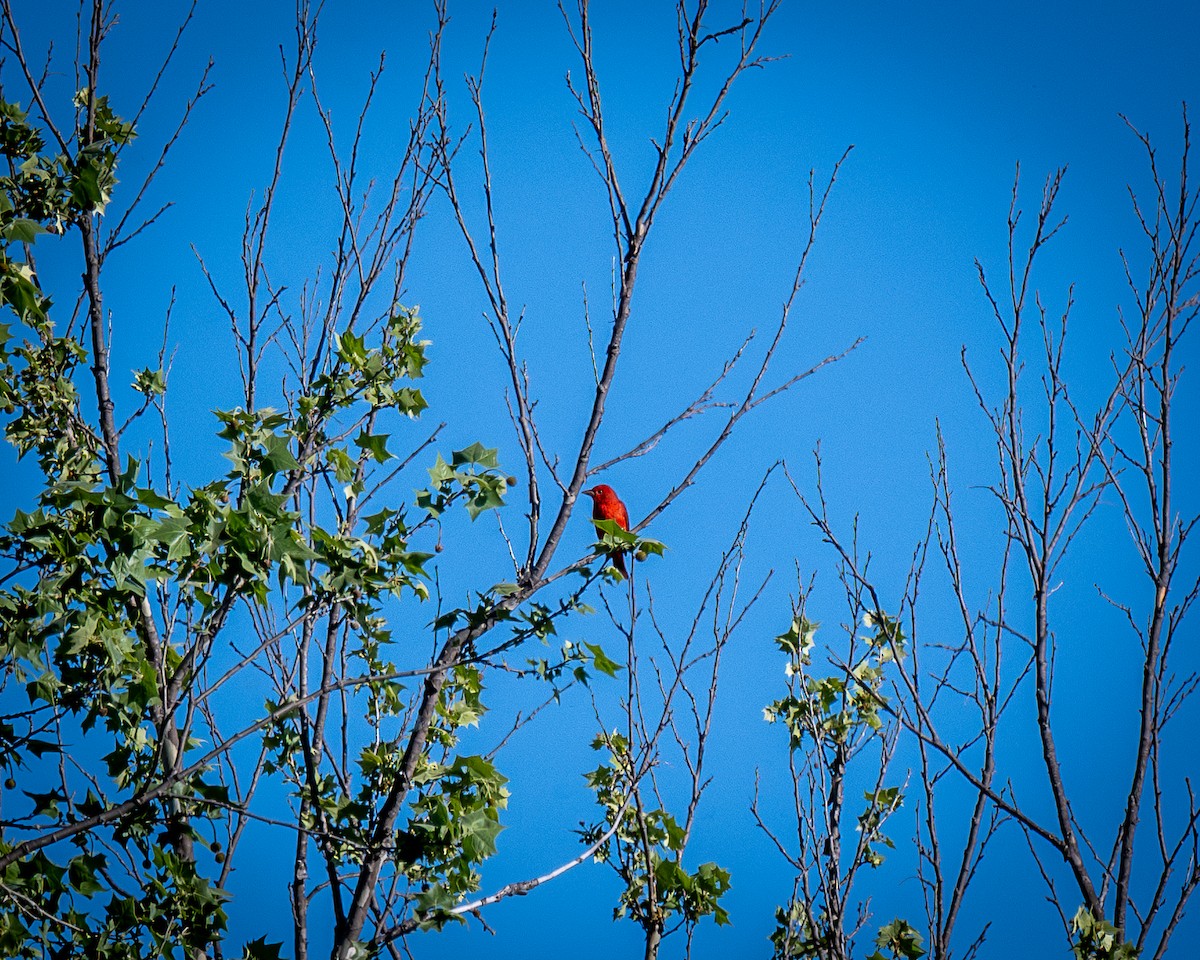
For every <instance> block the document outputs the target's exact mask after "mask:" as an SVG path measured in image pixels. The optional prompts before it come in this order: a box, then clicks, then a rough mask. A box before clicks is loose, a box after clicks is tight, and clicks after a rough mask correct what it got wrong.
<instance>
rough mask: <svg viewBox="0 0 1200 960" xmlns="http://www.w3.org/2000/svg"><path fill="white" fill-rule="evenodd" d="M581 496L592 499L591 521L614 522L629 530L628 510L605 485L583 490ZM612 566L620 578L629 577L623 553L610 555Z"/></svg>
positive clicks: (600, 484)
mask: <svg viewBox="0 0 1200 960" xmlns="http://www.w3.org/2000/svg"><path fill="white" fill-rule="evenodd" d="M583 495H584V496H585V497H591V498H592V519H593V520H616V521H617V526H619V527H620V528H621V529H622V530H628V529H629V510H628V509H627V508H626V506H625V504H623V503H622V502H621V498H620V497H618V496H617V493H616V491H615V490H613V488H612V487H610V486H609V485H608V484H607V483H598V484H596V485H595V486H594V487H592V489H591V490H584V491H583ZM612 565H613V566H614V567H616V568H617V569H618V570H620V571H621V576H623V577H628V576H629V573H628V571H627V570H626V569H625V552H624V551H622V550H618V551H617V552H616V553H614V554H613V555H612Z"/></svg>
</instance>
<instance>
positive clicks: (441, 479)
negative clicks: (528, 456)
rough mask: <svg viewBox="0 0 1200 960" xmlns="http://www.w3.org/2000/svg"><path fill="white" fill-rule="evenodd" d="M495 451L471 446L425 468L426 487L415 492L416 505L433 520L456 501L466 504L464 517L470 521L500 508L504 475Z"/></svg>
mask: <svg viewBox="0 0 1200 960" xmlns="http://www.w3.org/2000/svg"><path fill="white" fill-rule="evenodd" d="M497 453H498V451H496V450H491V449H488V448H487V447H484V446H481V445H480V444H478V443H474V444H472V445H471V446H469V447H467V448H466V449H464V450H455V451H454V453H452V454H451V456H450V462H449V463H447V462H446V461H445V460H443V459H442V455H441V454H440V453H439V454H438V456H437V461H436V462H435V463H434V465H433V466H432V467H430V468H429V478H430V480H431V481H432V484H431V486H430V487H428V488H427V489H425V490H419V491H417V495H416V504H417V506H418V507H421V508H422V509H424V510H427V511H428V512H429V514H430V515H431V516H434V517H437V516H440V515H441V514H443V513H445V511H446V509H447V507H448V506H449V505H450V504H451V503H452V502H453V501H454V500H456V499H460V498H461V499H464V500H465V501H466V507H467V513H468V514H469V515H470V517H471V519H472V520H474V519H475V518H476V517H478V516H479V515H480V514H481V513H483V512H484V511H485V510H494V509H497V508H499V507H502V506H504V494H505V492H506V491H507V490H508V474H507V473H505V472H504V471H503V470H501V469H500V464H499V461H498V459H497Z"/></svg>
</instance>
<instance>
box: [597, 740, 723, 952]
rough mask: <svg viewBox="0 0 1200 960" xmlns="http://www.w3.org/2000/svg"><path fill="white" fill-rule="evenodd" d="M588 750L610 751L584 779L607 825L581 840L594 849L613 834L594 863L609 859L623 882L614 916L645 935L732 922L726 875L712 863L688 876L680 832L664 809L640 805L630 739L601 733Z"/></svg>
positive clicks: (682, 837)
mask: <svg viewBox="0 0 1200 960" xmlns="http://www.w3.org/2000/svg"><path fill="white" fill-rule="evenodd" d="M592 749H593V750H597V751H601V750H606V751H608V759H607V760H606V761H605V762H604V763H602V764H601V765H600V766H598V767H597V768H596V769H595V770H593V771H592V772H591V773H588V774H586V775H585V779H586V780H587V783H588V786H589V787H591V789H592V790H593V791H594V792H595V794H596V802H597V803H598V804H599V805H600V806H601V807H602V808H603V810H604V820H602V821H601V822H600V823H598V824H595V825H593V826H591V827H588V828H586V829H584V830H583V831H582V832H581V838H582V840H583V842H584V843H585V844H588V845H592V844H595V843H597V842H598V841H600V839H601V838H602V837H604V836H605V834H610V835H609V836H608V838H607V839H605V840H604V841H603V843H601V844H600V846H599V847H598V848H597V850H596V859H598V860H603V861H607V862H608V863H609V865H610V866H611V867H612V868H613V870H615V871H616V873H617V875H618V876H619V877H620V878H621V881H622V882H623V883H624V884H625V889H624V890H623V891H622V892H621V894H620V896H619V897H618V901H617V906H616V907H615V908H614V910H613V918H614V919H620V918H622V917H629V918H630V919H631V920H633V921H634V922H635V923H637V924H638V925H640V926H641V927H643V928H644V929H646V930H647V931H649V930H651V929H657V930H659V931H661V930H662V929H663V928H664V926H665V925H666V924H668V923H669V921H670V920H671V919H672V918H675V917H678V918H679V919H681V920H682V921H683V922H684V923H685V924H687V925H688V926H694V925H695V924H696V923H698V922H699V921H700V920H702V919H704V918H705V917H712V919H713V921H714V922H715V923H716V924H717V925H718V926H720V925H723V924H727V923H729V922H730V920H729V914H728V912H727V911H726V910H725V908H724V907H723V906H722V905H721V898H722V897H723V896H724V895H725V894H726V893H727V892H728V891H729V887H730V876H729V872H728V871H727V870H725V869H724V868H722V867H721V866H719V865H718V864H715V863H703V864H701V865H700V866H699V867H698V868H697V869H696V870H695V872H693V873H689V872H688V871H687V870H686V869H685V868H684V866H683V863H682V859H683V851H684V847H685V846H686V844H687V836H686V834H685V832H684V829H683V827H682V826H681V825H680V824H679V822H678V821H677V820H676V819H675V817H674V816H673V815H672V814H671V813H669V812H668V811H666V810H663V809H654V810H648V809H645V808H644V807H643V805H642V802H641V797H640V794H639V793H638V788H637V779H638V777H637V772H636V770H635V768H634V767H635V763H634V757H633V754H632V753H631V751H630V745H629V741H628V739H627V738H625V737H624V736H622V735H621V734H619V733H616V732H614V733H611V734H610V733H601V734H600V735H599V736H597V737H596V739H595V740H593V741H592Z"/></svg>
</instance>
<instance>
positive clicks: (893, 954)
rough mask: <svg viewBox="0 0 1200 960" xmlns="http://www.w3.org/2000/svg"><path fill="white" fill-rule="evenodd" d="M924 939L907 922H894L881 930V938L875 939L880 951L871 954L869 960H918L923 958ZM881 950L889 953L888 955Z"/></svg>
mask: <svg viewBox="0 0 1200 960" xmlns="http://www.w3.org/2000/svg"><path fill="white" fill-rule="evenodd" d="M922 942H923V938H922V937H921V935H920V934H919V933H917V931H916V930H914V929H913V928H912V927H910V926H909V925H908V922H907V921H905V920H899V919H897V920H893V921H892V922H891V923H888V924H885V925H884V926H882V927H880V928H879V936H877V937H876V938H875V946H877V947H879V948H880V949H879V950H877V951H875V953H873V954H871V955H870V956H869V957H868V958H867V960H917V957H923V956H924V955H925V950H924V948H923V947H922V946H921V944H922ZM880 950H886V951H888V952H887V953H886V954H884V953H881V952H880Z"/></svg>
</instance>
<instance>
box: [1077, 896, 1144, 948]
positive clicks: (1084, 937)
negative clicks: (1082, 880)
mask: <svg viewBox="0 0 1200 960" xmlns="http://www.w3.org/2000/svg"><path fill="white" fill-rule="evenodd" d="M1071 935H1072V937H1073V938H1074V942H1073V943H1072V944H1071V953H1072V954H1073V955H1074V956H1075V957H1076V958H1077V960H1137V957H1138V954H1139V950H1138V948H1137V947H1136V946H1134V945H1133V944H1132V943H1126V942H1125V941H1124V940H1123V939H1122V938H1121V934H1120V932H1119V931H1118V930H1117V928H1116V927H1114V926H1113V925H1112V924H1111V923H1109V922H1108V921H1107V920H1105V919H1104V918H1103V917H1100V918H1097V917H1096V916H1094V915H1093V914H1092V912H1091V911H1090V910H1088V908H1087V907H1080V908H1079V910H1078V911H1076V913H1075V916H1074V917H1072V918H1071Z"/></svg>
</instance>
